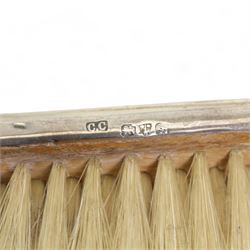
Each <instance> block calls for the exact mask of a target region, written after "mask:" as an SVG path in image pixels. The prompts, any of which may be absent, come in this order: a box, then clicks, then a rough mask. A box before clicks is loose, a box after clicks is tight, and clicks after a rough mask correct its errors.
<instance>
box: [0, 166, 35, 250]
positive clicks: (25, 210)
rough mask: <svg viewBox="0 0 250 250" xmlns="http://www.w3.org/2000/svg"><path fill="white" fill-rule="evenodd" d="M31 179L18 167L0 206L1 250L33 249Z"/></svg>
mask: <svg viewBox="0 0 250 250" xmlns="http://www.w3.org/2000/svg"><path fill="white" fill-rule="evenodd" d="M30 182H31V177H30V173H29V170H28V168H27V167H25V166H24V165H23V164H19V165H18V166H16V168H15V170H14V173H13V175H12V177H11V179H10V181H9V183H8V185H7V187H6V192H5V193H4V196H3V197H2V202H1V204H0V214H1V216H0V248H1V249H27V250H29V249H31V202H30V196H31V185H30Z"/></svg>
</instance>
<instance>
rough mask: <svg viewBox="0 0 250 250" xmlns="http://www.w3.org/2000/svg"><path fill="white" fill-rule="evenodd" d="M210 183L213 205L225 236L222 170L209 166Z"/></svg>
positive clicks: (224, 184) (224, 190)
mask: <svg viewBox="0 0 250 250" xmlns="http://www.w3.org/2000/svg"><path fill="white" fill-rule="evenodd" d="M209 173H210V179H211V185H212V190H213V195H214V202H215V207H216V209H217V213H218V216H219V220H220V224H221V229H222V232H223V234H224V236H225V221H226V207H225V205H226V182H225V175H224V172H223V171H221V170H219V169H218V168H211V169H210V171H209Z"/></svg>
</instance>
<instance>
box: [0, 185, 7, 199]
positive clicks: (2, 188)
mask: <svg viewBox="0 0 250 250" xmlns="http://www.w3.org/2000/svg"><path fill="white" fill-rule="evenodd" d="M5 190H6V185H5V184H3V183H1V184H0V200H1V199H2V197H3V195H4V192H5ZM0 202H1V201H0Z"/></svg>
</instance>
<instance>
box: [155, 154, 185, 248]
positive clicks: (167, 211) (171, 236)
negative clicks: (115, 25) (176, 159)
mask: <svg viewBox="0 0 250 250" xmlns="http://www.w3.org/2000/svg"><path fill="white" fill-rule="evenodd" d="M176 175H177V174H176V170H175V169H174V167H173V166H172V163H171V161H170V160H169V159H168V158H166V157H164V156H161V157H160V159H159V163H158V167H157V172H156V177H155V184H154V189H153V197H152V207H151V230H152V238H153V239H152V249H157V250H172V249H173V250H175V249H187V237H186V226H185V219H184V211H183V203H182V201H181V194H180V191H179V187H178V183H177V176H176Z"/></svg>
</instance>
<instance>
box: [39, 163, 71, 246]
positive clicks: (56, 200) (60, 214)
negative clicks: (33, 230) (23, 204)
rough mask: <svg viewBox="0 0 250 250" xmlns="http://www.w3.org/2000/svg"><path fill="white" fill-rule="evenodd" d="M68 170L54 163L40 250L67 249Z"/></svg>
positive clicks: (45, 208) (46, 200)
mask: <svg viewBox="0 0 250 250" xmlns="http://www.w3.org/2000/svg"><path fill="white" fill-rule="evenodd" d="M65 184H66V170H65V168H64V167H63V166H62V164H60V163H54V164H53V166H52V168H51V172H50V176H49V179H48V184H47V192H46V199H45V204H44V210H43V217H42V222H41V229H40V234H39V239H38V246H37V248H38V250H48V249H67V247H68V234H67V213H66V192H65Z"/></svg>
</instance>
